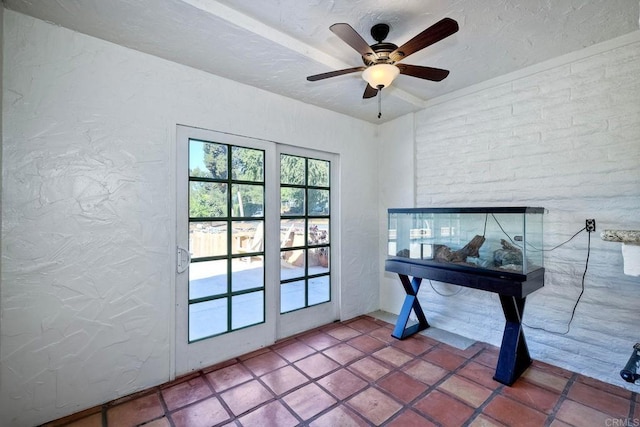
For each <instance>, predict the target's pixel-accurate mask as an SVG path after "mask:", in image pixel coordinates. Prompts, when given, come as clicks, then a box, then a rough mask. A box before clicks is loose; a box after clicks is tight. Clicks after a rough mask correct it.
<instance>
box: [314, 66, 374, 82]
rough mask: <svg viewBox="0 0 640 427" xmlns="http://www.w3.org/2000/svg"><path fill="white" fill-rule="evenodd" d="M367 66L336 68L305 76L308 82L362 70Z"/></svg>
mask: <svg viewBox="0 0 640 427" xmlns="http://www.w3.org/2000/svg"><path fill="white" fill-rule="evenodd" d="M365 68H367V67H364V66H363V67H353V68H345V69H344V70H336V71H329V72H328V73H320V74H315V75H313V76H309V77H307V80H309V81H310V82H315V81H318V80H322V79H328V78H329V77H336V76H341V75H343V74H349V73H355V72H356V71H362V70H364V69H365Z"/></svg>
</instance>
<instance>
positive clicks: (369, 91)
mask: <svg viewBox="0 0 640 427" xmlns="http://www.w3.org/2000/svg"><path fill="white" fill-rule="evenodd" d="M377 94H378V89H376V88H375V87H373V86H371V85H370V84H369V83H367V87H366V88H364V94H363V95H362V99H368V98H373V97H374V96H376V95H377Z"/></svg>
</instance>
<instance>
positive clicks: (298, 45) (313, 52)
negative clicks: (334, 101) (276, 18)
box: [182, 0, 426, 108]
mask: <svg viewBox="0 0 640 427" xmlns="http://www.w3.org/2000/svg"><path fill="white" fill-rule="evenodd" d="M182 2H184V3H187V4H189V5H191V6H193V7H195V8H197V9H200V10H202V11H203V12H206V13H209V14H211V15H213V16H216V17H218V18H220V19H224V20H225V21H227V22H229V23H230V24H233V25H235V26H236V27H239V28H242V29H243V30H245V31H249V32H251V33H253V34H256V35H257V36H260V37H262V38H264V39H266V40H269V41H271V42H273V43H276V44H279V45H281V46H283V47H285V48H287V49H289V50H292V51H294V52H296V53H298V54H300V55H302V56H305V57H307V58H309V59H312V60H314V61H316V62H318V63H320V64H323V65H326V66H327V67H328V68H332V69H341V68H349V67H352V66H353V64H347V63H344V62H342V61H340V60H339V59H336V58H334V57H333V56H331V55H328V54H326V53H324V52H323V51H321V50H319V49H316V48H315V47H313V46H310V45H308V44H306V43H303V42H301V41H300V40H298V39H296V38H293V37H291V36H289V35H287V34H285V33H283V32H282V31H279V30H277V29H275V28H273V27H270V26H268V25H266V24H264V23H262V22H260V21H258V20H256V19H254V18H252V17H250V16H247V15H245V14H243V13H240V12H238V11H237V10H234V9H232V8H230V7H228V6H225V5H223V4H220V3H219V2H217V1H216V0H182ZM393 89H394V90H393V91H390V93H389V95H392V96H395V97H396V98H399V99H402V100H403V101H405V102H408V103H410V104H412V105H414V106H416V107H419V108H424V107H425V106H426V102H425V101H424V100H422V99H420V98H418V97H417V96H414V95H412V94H410V93H408V92H405V91H403V90H402V89H399V88H397V87H394V88H393Z"/></svg>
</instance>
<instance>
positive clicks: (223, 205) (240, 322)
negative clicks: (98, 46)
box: [175, 126, 337, 375]
mask: <svg viewBox="0 0 640 427" xmlns="http://www.w3.org/2000/svg"><path fill="white" fill-rule="evenodd" d="M177 144H178V152H177V175H176V176H177V216H176V217H177V227H176V240H177V248H176V301H175V302H176V347H175V373H176V374H177V375H180V374H184V373H186V372H189V371H191V370H196V369H199V368H201V367H205V366H208V365H212V364H215V363H218V362H221V361H224V360H228V359H230V358H233V357H235V356H238V355H241V354H244V353H247V352H250V351H253V350H255V349H257V348H260V347H263V346H266V345H270V344H272V343H273V342H275V340H276V339H278V338H282V337H286V336H288V335H291V334H293V333H296V332H300V331H302V330H305V329H309V328H312V327H314V326H318V325H320V324H324V323H328V322H331V321H333V320H335V319H336V318H337V297H336V295H337V291H336V289H337V279H333V278H334V277H336V272H337V270H336V269H334V268H333V266H332V265H331V258H332V254H333V257H334V259H335V250H334V251H332V250H331V249H332V246H331V242H332V237H331V236H332V235H334V234H335V232H333V230H332V229H331V217H332V216H331V214H332V210H333V204H334V203H336V201H335V200H334V199H335V198H336V196H335V195H334V194H332V193H333V192H334V191H332V189H331V182H332V173H333V174H335V172H332V171H331V169H332V168H331V161H332V158H331V155H326V154H323V153H317V155H315V156H314V157H310V156H309V152H308V151H306V150H304V151H303V150H297V149H293V148H288V147H285V146H281V145H278V144H276V143H273V142H270V141H263V140H256V139H253V138H247V137H242V136H237V135H230V134H225V133H219V132H213V131H207V130H203V129H194V128H190V127H185V126H178V133H177ZM314 154H316V153H314ZM322 157H325V158H322Z"/></svg>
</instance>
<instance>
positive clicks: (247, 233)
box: [188, 139, 265, 342]
mask: <svg viewBox="0 0 640 427" xmlns="http://www.w3.org/2000/svg"><path fill="white" fill-rule="evenodd" d="M264 161H265V152H264V151H263V150H258V149H252V148H245V147H238V146H233V145H227V144H220V143H216V142H211V141H203V140H195V139H190V140H189V251H190V254H191V264H190V267H189V310H188V311H189V328H188V329H189V342H194V341H198V340H202V339H205V338H209V337H212V336H215V335H220V334H224V333H227V332H231V331H234V330H237V329H241V328H245V327H248V326H251V325H256V324H259V323H263V322H264V321H265V309H264V305H265V299H264V297H265V262H264V258H265V249H264V246H265V245H264V238H265V236H264V209H265V180H264Z"/></svg>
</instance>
